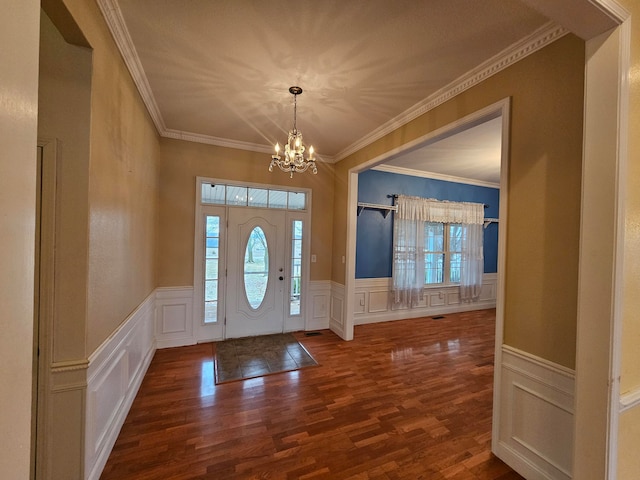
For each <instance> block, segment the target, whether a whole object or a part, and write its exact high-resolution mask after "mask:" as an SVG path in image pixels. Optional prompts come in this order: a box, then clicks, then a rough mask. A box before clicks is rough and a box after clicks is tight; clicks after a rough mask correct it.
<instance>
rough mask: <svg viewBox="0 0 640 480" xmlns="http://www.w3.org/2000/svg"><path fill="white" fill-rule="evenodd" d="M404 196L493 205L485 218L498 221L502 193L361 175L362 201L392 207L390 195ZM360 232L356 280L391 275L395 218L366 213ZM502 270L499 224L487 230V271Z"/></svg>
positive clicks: (388, 175)
mask: <svg viewBox="0 0 640 480" xmlns="http://www.w3.org/2000/svg"><path fill="white" fill-rule="evenodd" d="M391 194H403V195H412V196H416V197H425V198H435V199H438V200H450V201H455V202H475V203H484V204H485V205H489V208H485V210H484V216H485V217H488V218H498V212H499V211H500V205H499V201H500V190H499V189H497V188H489V187H479V186H475V185H467V184H463V183H453V182H445V181H443V180H434V179H431V178H421V177H411V176H409V175H398V174H395V173H388V172H379V171H376V170H367V171H366V172H363V173H361V174H360V175H358V202H366V203H376V204H381V205H392V199H391V198H387V195H391ZM357 228H358V229H357V233H356V278H378V277H390V276H391V258H392V248H393V215H388V216H387V218H384V217H383V215H382V213H380V211H378V210H368V209H366V210H363V211H362V213H360V215H359V216H358V227H357ZM497 271H498V224H497V223H491V224H489V226H488V227H487V228H485V230H484V272H485V273H495V272H497Z"/></svg>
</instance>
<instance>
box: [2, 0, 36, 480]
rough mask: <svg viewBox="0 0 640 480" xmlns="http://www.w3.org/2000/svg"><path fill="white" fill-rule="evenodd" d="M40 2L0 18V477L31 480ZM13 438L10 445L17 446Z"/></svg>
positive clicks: (12, 1)
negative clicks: (0, 146) (0, 440)
mask: <svg viewBox="0 0 640 480" xmlns="http://www.w3.org/2000/svg"><path fill="white" fill-rule="evenodd" d="M39 18H40V4H39V2H38V1H36V0H7V1H4V2H3V4H2V15H0V43H1V44H2V48H0V65H2V67H0V68H1V69H2V74H1V75H0V145H2V154H0V245H2V248H0V305H1V307H0V309H1V312H2V313H1V314H0V328H1V329H2V334H0V352H2V361H1V362H0V382H1V384H2V388H1V390H0V391H1V392H2V393H0V438H2V439H3V441H2V448H0V472H2V477H3V478H16V479H18V478H19V479H22V478H29V471H30V467H31V438H30V437H31V388H32V381H33V376H32V361H33V271H34V229H35V201H36V195H35V192H36V161H35V160H36V142H37V118H38V117H37V112H38V38H39V32H38V29H39V23H40V20H39ZM9 439H10V441H9Z"/></svg>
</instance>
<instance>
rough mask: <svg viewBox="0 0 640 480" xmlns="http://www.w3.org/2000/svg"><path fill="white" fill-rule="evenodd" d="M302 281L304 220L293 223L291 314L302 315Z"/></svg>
mask: <svg viewBox="0 0 640 480" xmlns="http://www.w3.org/2000/svg"><path fill="white" fill-rule="evenodd" d="M301 283H302V220H294V221H293V222H292V223H291V286H290V288H291V290H290V297H289V315H300V292H301V287H302V285H301Z"/></svg>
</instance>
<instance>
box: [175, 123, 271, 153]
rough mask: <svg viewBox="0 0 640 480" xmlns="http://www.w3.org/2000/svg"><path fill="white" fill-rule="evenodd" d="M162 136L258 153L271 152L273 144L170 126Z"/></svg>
mask: <svg viewBox="0 0 640 480" xmlns="http://www.w3.org/2000/svg"><path fill="white" fill-rule="evenodd" d="M162 136H163V137H165V138H174V139H176V140H185V141H187V142H195V143H206V144H208V145H216V146H218V147H227V148H236V149H240V150H249V151H251V152H260V153H273V146H271V145H269V146H267V145H259V144H257V143H250V142H242V141H240V140H231V139H229V138H220V137H212V136H210V135H203V134H200V133H191V132H184V131H182V130H174V129H172V128H167V129H165V131H164V132H163V133H162Z"/></svg>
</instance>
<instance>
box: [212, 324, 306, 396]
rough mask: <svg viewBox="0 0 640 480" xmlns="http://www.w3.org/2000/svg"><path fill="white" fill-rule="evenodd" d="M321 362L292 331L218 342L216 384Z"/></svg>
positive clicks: (296, 368)
mask: <svg viewBox="0 0 640 480" xmlns="http://www.w3.org/2000/svg"><path fill="white" fill-rule="evenodd" d="M314 365H318V363H317V362H316V361H315V360H314V359H313V357H312V356H311V355H309V352H307V351H306V350H305V348H304V347H303V346H302V345H300V343H299V342H298V341H297V340H296V339H295V337H294V336H293V335H291V334H290V333H279V334H275V335H262V336H259V337H246V338H233V339H230V340H225V341H223V342H217V343H216V359H215V372H216V385H219V384H221V383H226V382H233V381H235V380H245V379H247V378H255V377H262V376H264V375H271V374H273V373H280V372H290V371H292V370H298V369H300V368H304V367H311V366H314Z"/></svg>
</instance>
